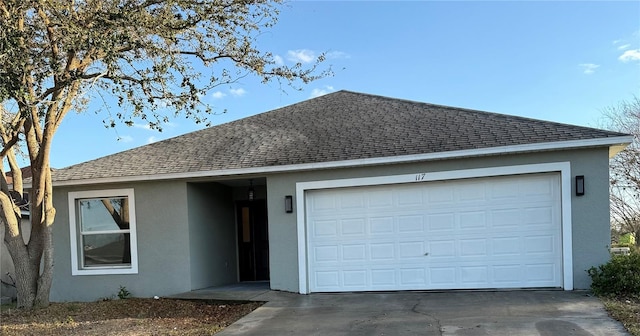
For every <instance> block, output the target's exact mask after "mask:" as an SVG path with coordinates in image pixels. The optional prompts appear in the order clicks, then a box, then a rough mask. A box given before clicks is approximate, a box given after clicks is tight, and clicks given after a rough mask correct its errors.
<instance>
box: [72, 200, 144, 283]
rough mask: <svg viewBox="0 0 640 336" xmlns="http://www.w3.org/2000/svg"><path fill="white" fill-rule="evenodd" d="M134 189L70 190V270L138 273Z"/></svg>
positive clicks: (74, 271) (91, 272)
mask: <svg viewBox="0 0 640 336" xmlns="http://www.w3.org/2000/svg"><path fill="white" fill-rule="evenodd" d="M135 218H136V216H135V200H134V196H133V189H111V190H92V191H79V192H70V193H69V223H70V233H71V237H70V238H71V273H72V274H73V275H92V274H135V273H138V253H137V243H136V220H135Z"/></svg>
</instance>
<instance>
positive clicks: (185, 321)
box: [0, 298, 262, 336]
mask: <svg viewBox="0 0 640 336" xmlns="http://www.w3.org/2000/svg"><path fill="white" fill-rule="evenodd" d="M261 305H262V303H260V302H250V303H233V302H223V301H217V302H214V301H209V302H206V301H186V300H171V299H159V300H154V299H135V298H133V299H126V300H110V301H100V302H82V303H79V302H77V303H76V302H74V303H52V304H51V305H50V306H49V307H47V308H45V309H38V310H31V311H26V310H16V309H10V308H9V309H8V308H7V307H4V306H3V309H2V313H1V314H0V335H7V336H9V335H34V336H35V335H55V336H57V335H213V334H215V333H217V332H219V331H220V330H222V329H224V328H225V327H227V326H228V325H230V324H231V323H233V322H235V321H237V320H238V319H240V318H241V317H243V316H245V315H247V314H248V313H250V312H252V311H253V310H254V309H256V308H258V307H259V306H261Z"/></svg>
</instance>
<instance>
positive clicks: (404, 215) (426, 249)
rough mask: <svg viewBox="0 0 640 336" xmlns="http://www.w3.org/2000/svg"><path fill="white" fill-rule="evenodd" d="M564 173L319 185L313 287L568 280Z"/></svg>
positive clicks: (313, 207)
mask: <svg viewBox="0 0 640 336" xmlns="http://www.w3.org/2000/svg"><path fill="white" fill-rule="evenodd" d="M559 206H560V202H559V178H558V175H557V174H541V175H527V176H509V177H498V178H478V179H472V180H458V181H446V182H428V183H417V184H409V185H391V186H373V187H360V188H346V189H328V190H320V191H312V192H309V193H308V195H307V216H308V218H307V225H308V226H309V230H308V232H309V234H308V245H307V246H308V253H309V257H308V260H309V269H308V272H309V288H310V290H311V291H312V292H322V291H326V292H332V291H355V290H362V291H364V290H393V289H453V288H518V287H561V286H562V256H561V254H562V245H561V232H560V229H561V223H560V208H559Z"/></svg>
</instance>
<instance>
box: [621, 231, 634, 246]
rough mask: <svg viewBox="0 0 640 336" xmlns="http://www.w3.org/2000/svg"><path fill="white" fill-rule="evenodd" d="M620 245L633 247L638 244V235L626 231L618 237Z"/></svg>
mask: <svg viewBox="0 0 640 336" xmlns="http://www.w3.org/2000/svg"><path fill="white" fill-rule="evenodd" d="M618 246H620V247H633V246H636V235H634V234H633V233H625V234H623V235H622V236H620V239H618Z"/></svg>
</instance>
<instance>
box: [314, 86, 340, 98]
mask: <svg viewBox="0 0 640 336" xmlns="http://www.w3.org/2000/svg"><path fill="white" fill-rule="evenodd" d="M333 91H335V89H334V88H333V86H329V85H327V86H325V87H324V88H321V89H313V90H311V98H315V97H320V96H323V95H326V94H327V93H331V92H333Z"/></svg>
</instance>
